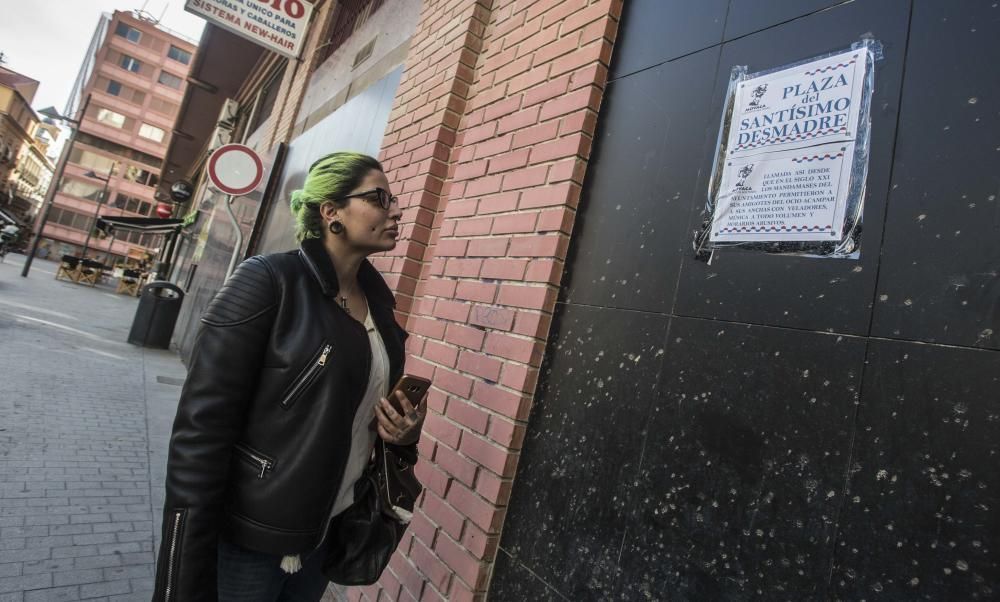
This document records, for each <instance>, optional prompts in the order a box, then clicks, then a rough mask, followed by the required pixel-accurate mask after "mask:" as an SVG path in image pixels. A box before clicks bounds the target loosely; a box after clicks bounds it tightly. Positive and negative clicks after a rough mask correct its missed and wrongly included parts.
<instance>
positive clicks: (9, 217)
mask: <svg viewBox="0 0 1000 602" xmlns="http://www.w3.org/2000/svg"><path fill="white" fill-rule="evenodd" d="M0 222H3V223H5V224H14V225H15V226H18V227H21V228H24V227H27V226H28V222H26V221H24V220H23V219H20V218H19V217H17V216H16V215H14V214H13V213H11V212H10V211H5V210H3V209H0Z"/></svg>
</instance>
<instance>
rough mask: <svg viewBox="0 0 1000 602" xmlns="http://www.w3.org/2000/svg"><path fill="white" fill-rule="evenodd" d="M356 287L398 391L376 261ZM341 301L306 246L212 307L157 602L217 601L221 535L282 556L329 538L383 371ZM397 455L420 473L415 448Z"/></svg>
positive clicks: (250, 268)
mask: <svg viewBox="0 0 1000 602" xmlns="http://www.w3.org/2000/svg"><path fill="white" fill-rule="evenodd" d="M358 281H359V283H360V285H361V286H362V288H363V289H364V291H365V295H366V296H367V298H368V304H369V307H370V310H371V314H372V319H373V321H374V322H375V325H376V327H377V328H378V331H379V333H380V334H381V336H382V340H383V341H384V343H385V348H386V351H387V352H388V355H389V374H390V382H395V381H396V380H397V379H398V378H399V376H400V375H401V374H402V371H403V359H404V351H403V344H404V341H405V339H406V333H405V332H404V331H403V329H402V328H400V327H399V325H398V324H397V323H396V320H395V316H394V315H393V307H394V299H393V296H392V292H391V291H390V290H389V288H388V286H386V284H385V281H384V280H383V279H382V276H381V275H380V274H379V273H378V272H377V271H376V270H375V268H374V267H372V265H371V264H370V263H368V262H367V261H365V262H364V263H363V264H362V266H361V269H360V271H359V273H358ZM337 290H338V287H337V276H336V272H335V271H334V268H333V264H332V262H331V261H330V258H329V256H328V255H327V254H326V251H325V249H324V248H323V245H322V243H321V242H320V241H319V240H307V241H305V242H303V244H302V248H301V249H300V250H298V251H292V252H289V253H281V254H275V255H268V256H262V257H252V258H250V259H248V260H246V261H245V262H243V263H242V264H241V265H240V266H239V267H238V268H237V269H236V271H235V272H234V273H233V275H232V276H231V277H230V278H229V279H228V280H227V281H226V283H225V285H224V286H223V287H222V289H221V290H220V291H219V292H218V294H217V295H216V296H215V298H214V299H213V300H212V302H211V303H210V304H209V306H208V308H207V310H206V311H205V314H204V316H203V317H202V326H201V330H200V332H199V334H198V338H197V341H196V342H195V345H194V349H193V351H192V354H191V361H190V365H189V366H188V368H189V369H188V377H187V381H186V382H185V384H184V388H183V390H182V392H181V398H180V402H179V405H178V408H177V417H176V419H175V421H174V430H173V435H172V437H171V439H170V452H169V459H168V463H167V479H166V501H165V503H164V512H163V540H162V544H161V546H160V554H159V557H158V559H157V567H156V592H155V594H154V596H153V600H157V601H163V602H193V601H202V600H205V601H212V600H216V598H217V575H216V564H217V542H218V538H219V537H220V536H222V537H224V538H226V539H227V540H229V541H232V542H234V543H237V544H240V545H243V546H245V547H248V548H251V549H255V550H259V551H263V552H268V553H272V554H281V555H284V554H298V553H302V552H306V551H308V550H312V549H314V548H315V547H316V546H317V545H319V543H320V541H321V540H322V539H323V535H324V533H323V532H324V528H325V527H326V524H327V519H328V518H329V513H330V510H331V508H332V506H333V503H334V501H335V500H334V498H335V497H336V494H337V492H338V490H339V488H340V482H341V479H342V478H343V473H344V464H345V462H346V461H347V458H348V455H349V452H350V447H351V427H352V424H353V421H354V413H355V410H356V408H357V407H358V405H359V404H360V402H361V398H362V397H363V395H364V393H365V389H366V388H367V385H368V374H369V371H370V365H371V349H370V346H369V344H368V335H367V332H366V331H365V328H364V326H363V325H362V324H360V323H359V322H358V321H357V320H355V319H353V318H351V317H350V316H348V315H347V313H346V312H345V311H344V310H343V309H341V308H340V306H339V305H338V304H337V303H336V300H335V296H336V294H337ZM397 451H400V452H401V453H403V454H404V455H406V456H408V457H409V459H410V460H412V461H415V460H416V446H415V445H413V446H407V447H405V448H398V449H397Z"/></svg>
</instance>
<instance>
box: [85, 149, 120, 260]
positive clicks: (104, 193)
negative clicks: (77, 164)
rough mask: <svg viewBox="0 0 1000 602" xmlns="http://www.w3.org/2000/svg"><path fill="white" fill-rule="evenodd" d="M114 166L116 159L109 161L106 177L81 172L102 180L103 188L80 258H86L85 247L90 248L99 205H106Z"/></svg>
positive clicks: (116, 163) (99, 210)
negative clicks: (109, 168) (109, 167)
mask: <svg viewBox="0 0 1000 602" xmlns="http://www.w3.org/2000/svg"><path fill="white" fill-rule="evenodd" d="M116 167H118V162H117V161H113V162H112V163H111V170H110V171H108V175H107V177H104V178H102V177H101V176H99V175H97V174H96V173H94V172H93V171H88V172H87V173H85V174H83V175H85V176H87V177H88V178H94V179H95V180H100V181H102V182H104V189H103V190H101V197H100V198H99V199H97V206H96V207H95V208H94V223H92V224H91V225H90V228H87V239H86V240H85V241H83V253H81V255H80V257H81V258H82V259H86V258H87V249H89V248H90V237H91V236H93V234H94V230H95V229H96V228H97V216H98V214H99V213H100V212H101V205H106V204H107V203H108V199H107V196H108V183H109V182H111V176H113V175H115V168H116Z"/></svg>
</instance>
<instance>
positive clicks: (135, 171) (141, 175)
mask: <svg viewBox="0 0 1000 602" xmlns="http://www.w3.org/2000/svg"><path fill="white" fill-rule="evenodd" d="M123 177H124V178H125V179H126V180H128V181H129V182H135V183H137V184H142V185H144V186H156V185H157V184H158V183H159V182H160V176H158V175H156V174H154V173H153V172H151V171H147V170H145V169H142V168H140V167H136V166H134V165H128V166H126V167H125V173H124V174H123Z"/></svg>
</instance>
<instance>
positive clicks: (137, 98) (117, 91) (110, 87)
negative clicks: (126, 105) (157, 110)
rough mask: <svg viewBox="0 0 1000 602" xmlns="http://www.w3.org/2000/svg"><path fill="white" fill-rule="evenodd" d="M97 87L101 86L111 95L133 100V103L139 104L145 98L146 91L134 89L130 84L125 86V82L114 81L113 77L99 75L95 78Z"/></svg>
mask: <svg viewBox="0 0 1000 602" xmlns="http://www.w3.org/2000/svg"><path fill="white" fill-rule="evenodd" d="M97 82H98V84H97V85H98V87H103V88H104V90H105V91H106V92H107V93H108V94H110V95H112V96H117V97H119V98H121V99H122V100H126V101H129V102H133V103H135V104H139V105H141V104H142V103H143V102H144V101H145V100H146V93H145V92H142V91H140V90H136V89H135V88H133V87H131V86H126V85H125V84H123V83H121V82H119V81H115V80H113V79H108V78H106V77H99V78H98V79H97Z"/></svg>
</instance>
